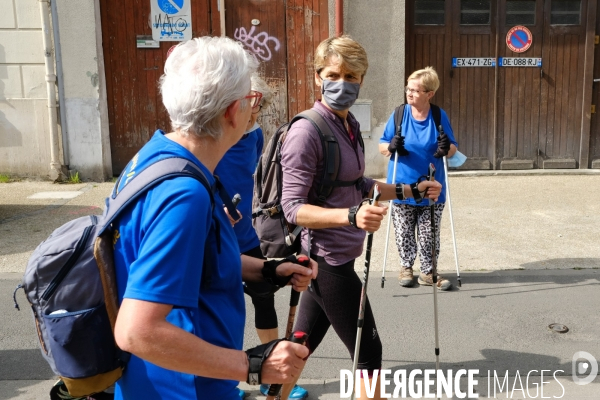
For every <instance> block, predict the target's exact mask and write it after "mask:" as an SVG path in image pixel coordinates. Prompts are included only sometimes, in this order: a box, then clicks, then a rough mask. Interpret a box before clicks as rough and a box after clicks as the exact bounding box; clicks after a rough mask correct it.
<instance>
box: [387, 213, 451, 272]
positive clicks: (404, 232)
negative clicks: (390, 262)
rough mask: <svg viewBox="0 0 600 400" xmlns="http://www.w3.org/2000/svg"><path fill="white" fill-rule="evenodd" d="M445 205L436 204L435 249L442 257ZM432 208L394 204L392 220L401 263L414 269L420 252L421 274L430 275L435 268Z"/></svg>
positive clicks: (437, 254)
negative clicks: (442, 229) (442, 224)
mask: <svg viewBox="0 0 600 400" xmlns="http://www.w3.org/2000/svg"><path fill="white" fill-rule="evenodd" d="M444 205H445V204H436V205H435V206H434V207H435V213H434V214H435V227H436V232H435V239H436V240H435V242H436V244H435V248H436V256H437V257H439V255H440V223H441V222H442V212H443V211H444ZM430 209H431V208H430V207H419V206H412V205H409V204H398V203H393V207H392V219H393V220H394V230H395V231H396V246H398V251H399V252H400V263H401V264H402V267H404V268H412V266H413V264H414V262H415V259H416V257H417V240H416V239H415V229H416V234H417V238H418V240H419V246H418V252H419V261H421V272H423V273H426V274H427V273H430V272H431V269H432V267H433V265H432V258H431V244H432V243H431V214H430Z"/></svg>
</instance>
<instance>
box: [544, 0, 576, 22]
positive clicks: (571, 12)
mask: <svg viewBox="0 0 600 400" xmlns="http://www.w3.org/2000/svg"><path fill="white" fill-rule="evenodd" d="M580 23H581V0H552V7H551V11H550V24H552V25H579V24H580Z"/></svg>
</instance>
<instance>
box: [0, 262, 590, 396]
mask: <svg viewBox="0 0 600 400" xmlns="http://www.w3.org/2000/svg"><path fill="white" fill-rule="evenodd" d="M18 281H19V278H18V277H17V276H15V274H0V293H2V294H3V298H4V299H5V301H2V302H0V314H1V315H3V316H4V318H3V324H2V328H1V329H0V344H1V345H2V348H1V349H0V399H39V398H43V397H40V396H42V395H43V394H45V393H47V390H48V387H49V386H50V385H51V384H52V379H54V376H53V373H52V371H51V370H50V368H49V367H48V366H47V364H46V363H45V361H44V360H43V358H42V356H41V354H40V351H39V349H38V347H37V338H36V335H35V330H34V329H33V321H32V316H31V312H30V310H29V309H28V307H27V301H26V299H25V297H24V295H23V293H22V291H21V292H19V293H18V295H17V300H18V301H19V303H20V305H21V307H22V311H20V312H18V311H16V310H15V309H14V308H13V305H12V300H10V299H8V298H7V297H8V296H5V295H9V294H11V293H12V290H13V289H14V287H15V286H16V284H17V283H18ZM462 281H463V285H462V287H461V288H460V289H455V290H453V291H451V292H438V293H439V296H438V301H439V304H438V307H439V339H440V367H441V369H443V370H446V369H452V370H453V371H456V370H458V369H467V370H473V369H477V370H479V376H480V384H479V386H478V389H479V392H480V393H482V395H484V394H485V393H487V375H488V371H490V375H491V376H492V378H493V376H494V373H496V374H497V376H499V377H504V375H505V373H506V371H508V374H509V377H511V378H509V380H510V385H511V389H512V386H513V384H514V379H515V378H514V377H515V376H516V375H517V372H518V374H519V375H520V376H522V377H523V382H525V376H526V375H527V374H528V373H529V372H530V371H536V372H532V373H531V374H530V375H531V377H530V380H529V388H530V389H531V393H532V394H533V390H534V389H535V384H536V383H537V384H539V379H540V373H541V372H540V371H541V370H548V371H552V372H545V374H546V378H545V379H544V381H545V382H547V381H550V383H549V384H547V385H546V386H547V387H549V388H550V389H548V390H550V392H548V390H547V391H546V393H545V395H546V396H547V395H548V393H551V394H552V393H554V395H555V396H557V397H558V396H560V395H561V391H560V387H559V386H558V385H556V384H554V386H555V387H554V388H553V387H552V383H553V379H552V374H553V373H554V372H555V371H559V370H561V371H562V372H556V373H557V376H560V377H564V379H565V381H566V383H564V382H563V386H565V393H564V397H562V398H564V399H573V400H575V399H583V398H588V397H586V396H588V395H589V396H591V397H589V398H590V399H591V398H596V399H597V398H598V393H600V377H599V378H596V380H595V381H594V382H593V383H592V384H590V385H588V386H576V385H573V384H572V381H571V379H570V377H571V375H572V368H571V362H572V357H573V355H574V354H575V352H578V351H586V352H588V353H590V354H592V355H594V356H595V357H596V358H597V359H600V341H599V340H598V338H599V337H600V315H599V314H598V310H600V296H598V290H599V286H600V270H598V269H584V270H573V269H571V270H542V271H522V270H512V271H493V272H466V273H463V274H462ZM379 283H380V277H379V276H373V275H372V277H371V281H370V285H369V292H368V293H369V298H370V300H371V302H372V304H373V309H374V312H375V317H376V321H377V327H378V331H379V335H380V336H381V339H382V342H383V346H384V364H383V367H384V369H390V370H394V371H395V370H399V369H404V370H407V371H409V372H410V371H412V370H414V369H421V370H425V369H433V368H435V355H434V347H435V345H434V344H435V342H434V324H433V295H432V288H431V287H419V286H417V287H415V288H401V287H400V286H399V285H398V284H397V283H396V282H395V276H394V275H393V274H392V273H390V274H389V275H388V282H387V284H386V287H385V289H381V287H380V284H379ZM288 298H289V290H282V291H280V292H279V293H278V294H277V310H278V314H279V316H280V326H285V318H287V304H288ZM247 307H248V310H249V312H248V319H247V323H246V337H245V345H244V346H245V348H247V347H251V346H255V345H257V344H258V339H257V337H256V334H255V333H254V329H253V327H254V321H253V313H252V308H251V307H252V305H251V303H249V302H248V303H247ZM552 323H561V324H564V325H566V326H567V327H568V328H569V332H567V333H563V334H561V333H556V332H552V331H550V330H549V329H548V325H550V324H552ZM282 329H283V328H282ZM351 366H352V363H351V360H350V357H349V355H348V352H347V350H346V349H345V348H344V346H343V345H342V344H341V342H340V341H339V339H338V338H337V336H336V335H335V332H333V331H330V332H329V333H328V334H327V336H326V338H325V339H324V341H323V342H322V344H321V346H320V347H319V348H318V349H317V351H316V352H315V353H314V355H313V356H312V357H311V358H310V359H309V361H308V363H307V365H306V368H305V370H304V373H303V375H302V378H303V381H302V382H303V383H304V385H305V386H306V387H307V388H308V389H309V390H310V391H311V393H312V396H311V398H328V399H329V398H332V399H333V398H339V391H340V386H339V382H338V380H339V379H340V370H341V369H350V368H351ZM548 374H550V379H548ZM492 384H493V381H492ZM569 384H570V385H569ZM523 386H526V384H525V383H523ZM517 388H518V385H517ZM551 389H553V390H554V392H552V391H551ZM520 393H521V392H516V394H515V396H516V395H518V394H520ZM317 396H318V397H317ZM250 398H262V397H261V396H260V395H258V392H257V391H256V390H254V391H253V392H252V394H251V397H250ZM507 398H511V397H507ZM512 398H528V397H518V396H517V397H512Z"/></svg>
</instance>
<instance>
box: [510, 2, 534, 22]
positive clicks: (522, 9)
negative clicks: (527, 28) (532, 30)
mask: <svg viewBox="0 0 600 400" xmlns="http://www.w3.org/2000/svg"><path fill="white" fill-rule="evenodd" d="M506 25H508V26H510V25H535V0H511V1H507V2H506Z"/></svg>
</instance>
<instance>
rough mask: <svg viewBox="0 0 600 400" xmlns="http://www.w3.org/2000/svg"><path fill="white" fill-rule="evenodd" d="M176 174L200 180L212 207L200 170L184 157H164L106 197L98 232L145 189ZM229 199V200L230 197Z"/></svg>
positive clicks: (204, 177) (210, 194) (204, 178)
mask: <svg viewBox="0 0 600 400" xmlns="http://www.w3.org/2000/svg"><path fill="white" fill-rule="evenodd" d="M177 176H188V177H191V178H195V179H196V180H197V181H198V182H200V183H201V184H202V185H203V186H204V187H205V188H206V190H207V192H208V194H209V196H210V201H211V207H212V208H214V203H215V200H214V196H213V191H212V188H211V186H210V184H209V183H208V179H207V178H206V176H205V175H204V173H203V172H202V170H200V168H198V167H197V166H196V165H194V164H193V163H192V162H190V161H189V160H186V159H184V158H180V157H171V158H165V159H162V160H160V161H157V162H155V163H154V164H152V165H150V166H148V167H147V168H145V169H144V170H142V171H141V172H140V173H139V174H138V175H137V176H136V177H135V178H134V179H132V180H131V182H130V183H128V184H127V185H125V187H124V188H123V189H122V190H121V191H120V192H117V191H116V189H115V190H113V193H112V194H111V196H110V197H109V198H108V199H107V204H106V206H107V210H106V213H105V215H104V227H103V228H102V229H101V230H100V232H99V233H98V234H99V235H100V234H102V233H103V232H104V231H105V230H106V228H107V227H108V226H110V224H111V223H112V222H113V221H114V220H115V218H116V217H117V216H118V215H119V214H120V213H121V211H122V210H124V209H125V208H126V207H127V206H128V205H129V204H131V203H132V202H133V201H135V200H136V199H137V198H138V197H139V196H141V195H142V194H144V193H145V192H146V191H147V190H149V189H151V188H152V187H154V186H156V185H157V184H158V183H160V182H162V181H164V180H165V179H169V178H174V177H177ZM122 177H123V174H121V177H119V179H118V180H117V182H116V184H115V187H118V185H119V182H120V181H121V178H122ZM229 200H230V201H231V199H229ZM224 201H225V200H224Z"/></svg>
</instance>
